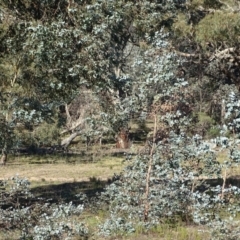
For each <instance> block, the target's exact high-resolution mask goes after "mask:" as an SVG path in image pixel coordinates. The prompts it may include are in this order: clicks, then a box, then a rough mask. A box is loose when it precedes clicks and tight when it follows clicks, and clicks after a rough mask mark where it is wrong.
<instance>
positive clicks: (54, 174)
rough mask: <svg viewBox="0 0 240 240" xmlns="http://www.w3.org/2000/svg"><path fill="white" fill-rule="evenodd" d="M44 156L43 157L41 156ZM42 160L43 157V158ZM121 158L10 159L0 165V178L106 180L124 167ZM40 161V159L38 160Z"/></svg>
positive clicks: (32, 180)
mask: <svg viewBox="0 0 240 240" xmlns="http://www.w3.org/2000/svg"><path fill="white" fill-rule="evenodd" d="M43 158H44V157H43ZM43 160H44V159H43ZM122 160H123V159H122V158H118V157H106V158H104V159H102V160H100V161H98V162H88V163H73V164H69V163H64V162H63V161H61V159H59V163H55V164H52V163H49V164H46V163H43V164H36V163H35V164H28V163H27V161H26V159H12V161H11V162H10V163H9V164H8V165H6V166H5V167H0V178H1V179H6V178H9V177H12V176H15V175H18V176H20V177H25V178H27V179H28V180H29V181H30V182H42V184H43V185H45V184H47V183H52V182H54V183H64V182H82V181H88V180H89V179H90V178H97V179H100V180H107V179H108V178H111V177H112V176H113V175H114V173H119V172H121V170H122V169H123V167H124V164H123V162H122ZM38 162H39V163H41V159H40V160H38Z"/></svg>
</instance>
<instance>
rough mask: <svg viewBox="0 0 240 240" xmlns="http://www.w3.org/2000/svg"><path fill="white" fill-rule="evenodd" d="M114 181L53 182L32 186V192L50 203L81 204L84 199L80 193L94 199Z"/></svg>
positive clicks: (95, 179)
mask: <svg viewBox="0 0 240 240" xmlns="http://www.w3.org/2000/svg"><path fill="white" fill-rule="evenodd" d="M111 182H112V180H111V179H109V180H107V181H103V180H99V179H97V178H90V181H82V182H72V183H62V184H52V185H46V186H39V187H35V188H32V190H31V192H32V193H33V195H34V196H35V198H36V199H43V200H44V201H47V202H50V203H68V202H70V201H71V202H73V203H75V204H81V203H82V200H81V199H80V197H79V196H77V195H78V194H82V193H83V194H86V197H87V199H88V200H89V201H91V200H92V199H94V198H95V197H96V196H97V195H98V194H99V193H101V192H103V191H104V188H105V187H106V186H107V185H108V184H110V183H111Z"/></svg>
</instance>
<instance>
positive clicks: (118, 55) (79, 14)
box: [0, 0, 184, 135]
mask: <svg viewBox="0 0 240 240" xmlns="http://www.w3.org/2000/svg"><path fill="white" fill-rule="evenodd" d="M183 2H184V1H180V0H179V1H164V2H161V3H152V2H151V1H143V2H135V1H60V2H57V1H54V2H52V1H44V2H42V1H27V0H22V1H5V0H2V1H1V2H0V4H1V23H2V24H1V32H2V34H1V41H2V46H1V49H2V55H1V62H2V64H1V67H2V69H3V71H2V73H3V74H2V76H1V79H2V80H1V81H2V85H1V88H2V90H3V91H2V94H3V95H4V97H5V98H4V99H5V102H4V104H2V106H4V111H5V112H2V114H3V115H4V118H5V119H6V124H7V125H11V126H12V127H13V128H14V126H17V123H19V122H22V123H24V124H26V123H28V126H29V128H30V129H31V128H33V126H34V124H39V123H40V122H42V121H43V120H47V121H49V122H51V121H53V112H54V110H55V108H56V106H60V105H66V104H69V103H70V102H71V101H72V100H73V99H74V98H75V96H77V95H79V94H81V91H82V89H83V88H84V89H85V88H87V89H91V90H92V91H93V93H94V94H96V95H97V97H98V98H99V102H100V104H101V106H102V110H101V111H100V112H101V114H100V116H102V117H101V118H100V121H102V122H106V124H107V125H109V126H111V127H112V128H113V130H116V129H117V128H118V127H119V126H121V125H123V124H125V122H126V121H127V120H128V119H129V108H125V107H124V99H125V96H127V95H129V94H130V93H129V92H131V89H132V83H131V78H132V76H131V73H130V72H129V70H128V63H129V59H130V58H131V57H134V56H133V55H132V54H131V46H139V45H140V43H141V42H144V41H145V34H146V33H147V34H149V35H151V34H153V33H154V32H155V31H157V30H159V29H160V28H161V27H162V26H163V25H166V26H168V25H171V23H172V19H173V18H174V16H175V10H176V9H177V8H179V7H181V6H182V3H183ZM6 96H7V98H6ZM126 102H127V101H125V103H126ZM123 109H127V110H124V111H123ZM91 121H93V122H94V121H95V119H92V120H91ZM106 124H105V125H106ZM93 125H96V124H93ZM73 131H74V134H75V135H76V133H78V132H81V126H78V127H77V128H76V129H75V130H73Z"/></svg>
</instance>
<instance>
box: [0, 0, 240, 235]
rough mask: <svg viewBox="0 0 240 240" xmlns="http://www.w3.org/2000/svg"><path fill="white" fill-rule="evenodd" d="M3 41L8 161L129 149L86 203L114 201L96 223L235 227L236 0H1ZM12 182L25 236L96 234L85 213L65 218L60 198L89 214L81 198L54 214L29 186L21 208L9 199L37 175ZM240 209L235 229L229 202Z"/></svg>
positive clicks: (1, 137)
mask: <svg viewBox="0 0 240 240" xmlns="http://www.w3.org/2000/svg"><path fill="white" fill-rule="evenodd" d="M0 43H1V44H0V149H2V156H5V158H9V159H11V161H10V165H11V164H13V163H14V161H15V163H16V162H17V161H19V156H20V158H21V156H32V155H35V156H40V158H41V159H44V157H45V156H46V155H52V156H54V157H55V159H58V158H61V156H66V157H67V159H68V160H66V161H67V162H66V164H69V156H77V157H78V159H80V160H79V161H82V159H85V157H86V156H87V158H88V160H89V159H91V160H94V161H98V160H99V161H100V159H101V158H102V157H103V156H105V155H110V156H113V155H114V156H118V155H120V156H121V157H123V155H125V156H126V159H127V161H130V163H129V164H127V167H126V169H125V170H124V173H121V174H119V175H118V176H114V177H112V179H111V180H109V183H112V184H110V185H109V186H108V187H107V188H106V190H104V192H103V194H102V195H101V197H99V196H98V197H97V199H98V200H97V201H95V200H94V201H95V202H98V203H99V205H98V206H97V207H96V206H95V205H94V206H93V205H91V204H90V202H91V201H90V200H88V201H89V202H88V204H86V205H87V206H88V210H89V209H94V211H95V210H96V208H98V210H99V209H104V211H106V212H107V211H108V210H109V212H111V214H110V215H111V216H110V220H106V218H107V217H106V216H105V215H104V220H101V221H102V222H104V221H105V220H106V222H105V223H104V224H103V225H102V226H101V227H100V230H98V231H95V230H92V231H95V232H100V233H101V234H102V235H111V234H113V235H114V233H115V234H116V233H117V236H118V237H119V236H125V234H128V233H131V232H135V233H136V229H138V231H139V232H141V233H145V232H147V231H153V229H154V228H156V227H157V226H159V224H160V223H164V224H170V225H171V227H174V226H175V225H174V224H176V223H179V219H181V221H180V222H184V224H185V223H186V224H187V226H189V225H191V224H199V225H201V226H204V228H205V227H206V229H207V226H208V227H209V224H210V225H211V224H212V225H211V227H212V229H214V234H215V235H214V234H213V235H212V236H216V239H226V238H224V237H226V235H224V234H227V236H228V237H230V235H229V234H230V232H231V234H232V235H231V236H232V238H231V239H238V237H239V230H238V229H237V228H234V227H233V226H232V225H234V224H235V225H237V219H238V217H239V216H238V215H237V214H238V211H239V200H237V199H238V196H239V190H238V187H237V185H238V183H237V185H236V184H235V185H234V184H232V183H231V184H229V180H228V178H229V177H230V175H229V174H231V173H232V172H229V171H230V170H229V169H233V168H234V169H235V170H236V171H238V165H237V164H238V161H239V159H240V158H239V153H238V152H237V151H238V139H239V130H240V125H239V123H240V118H239V106H240V103H239V87H240V2H239V1H238V0H155V1H154V0H139V1H137V0H135V1H133V0H132V1H130V0H118V1H115V0H111V1H105V0H96V1H95V0H89V1H85V0H75V1H74V0H44V1H40V0H37V1H32V0H6V1H5V0H0ZM210 139H212V141H210ZM204 144H205V145H204ZM206 144H207V145H206ZM214 144H215V145H216V146H215V145H214ZM95 146H97V147H95ZM204 146H205V147H204ZM206 146H207V147H206ZM220 147H222V148H224V149H225V150H226V149H228V148H230V151H229V155H228V156H229V158H227V155H226V154H225V152H224V154H225V155H226V159H227V160H226V161H225V155H224V157H223V158H224V161H222V162H221V161H219V156H216V155H214V154H215V152H214V151H215V150H216V149H215V150H213V148H218V151H220V152H221V153H222V152H223V151H222V148H221V150H219V149H220ZM116 148H120V149H122V150H121V151H119V150H116ZM225 150H224V151H225ZM100 153H101V154H100ZM17 156H18V157H17ZM16 159H18V160H16ZM73 159H74V158H73ZM2 161H3V162H2V163H3V164H4V163H5V162H4V161H5V160H4V159H3V158H2ZM55 161H57V160H52V163H53V162H55ZM20 162H22V160H20ZM74 163H75V164H76V160H74ZM6 164H7V165H8V161H6ZM234 164H235V165H234ZM56 165H57V163H56ZM56 168H57V167H56ZM2 169H4V168H2ZM1 171H4V170H1ZM168 171H169V172H168ZM110 174H112V172H111V171H110ZM214 174H215V175H214ZM231 177H232V176H231ZM128 179H132V181H130V182H131V184H130V183H129V180H128ZM139 179H141V181H138V180H139ZM166 179H167V180H166ZM196 179H198V180H196ZM212 179H219V182H218V183H217V184H212V183H209V180H212ZM236 179H237V177H236V176H235V177H232V180H233V181H235V180H236ZM95 180H96V179H95ZM95 180H94V181H95ZM9 181H10V180H9ZM11 181H13V182H14V183H12V184H18V183H19V181H20V182H21V181H22V182H21V184H20V185H19V186H21V187H20V188H19V190H17V191H19V192H17V193H16V192H15V193H14V194H11V193H7V191H10V190H9V189H10V188H11V187H9V185H8V184H9V182H5V181H3V186H4V187H3V189H4V190H2V191H1V194H2V195H1V196H2V200H1V201H0V203H1V206H3V207H2V209H1V211H2V212H1V213H2V214H3V216H4V218H3V219H8V220H9V219H14V218H15V219H18V222H17V223H14V224H13V223H12V224H10V225H9V223H6V222H8V221H5V220H2V222H1V220H0V228H2V229H5V230H4V231H6V234H8V233H7V232H8V231H9V230H10V229H20V230H21V234H20V235H21V237H22V238H21V239H54V238H53V237H55V238H56V239H66V234H69V236H71V237H73V236H75V235H77V236H78V237H79V238H80V237H83V238H84V237H85V238H90V235H89V230H86V229H87V227H86V226H85V225H84V224H82V223H81V225H80V226H79V229H78V231H76V228H75V227H72V226H73V225H66V222H61V221H60V220H57V221H55V220H54V219H55V217H56V214H55V215H54V214H53V212H54V211H56V212H57V211H59V209H60V208H62V209H65V208H68V209H71V211H72V212H71V211H70V210H69V212H71V213H74V214H75V213H76V214H80V212H81V211H82V208H83V207H79V206H83V205H79V206H75V205H74V206H72V205H71V207H70V205H67V206H65V205H57V206H61V207H56V206H55V207H56V208H54V207H53V208H54V209H53V210H51V211H52V212H51V213H50V212H48V213H46V212H45V211H46V207H45V208H44V207H41V209H42V210H39V209H38V210H36V202H37V201H36V200H35V198H32V200H31V201H30V200H29V203H26V202H25V201H23V203H22V202H21V201H20V202H21V204H23V207H22V208H20V207H19V205H14V204H12V202H14V201H15V200H16V199H15V198H16V195H18V194H19V193H20V192H21V194H23V195H24V194H29V192H24V191H25V190H24V189H27V185H28V182H27V180H21V179H19V178H18V177H15V178H14V179H13V180H11ZM165 181H167V183H166V182H165ZM134 184H135V185H134ZM107 185H108V184H107ZM22 186H24V187H22ZM104 186H105V185H104ZM162 186H165V188H164V189H163V188H162ZM6 189H7V190H6ZM116 189H117V190H116ZM209 189H211V190H209ZM22 191H23V192H22ZM117 192H118V193H117ZM225 192H227V193H230V192H231V197H229V196H230V194H225ZM172 193H174V194H173V195H174V196H173V195H172ZM21 194H20V195H21ZM159 194H160V195H159ZM233 195H234V197H233ZM24 196H25V195H24ZM26 196H27V197H26V198H27V199H28V198H29V199H31V197H30V195H26ZM130 196H131V197H130ZM186 196H187V197H186ZM94 197H96V196H94ZM160 197H161V199H163V200H161V201H163V202H159V201H160V200H159V199H160ZM217 197H218V198H217ZM12 198H14V199H15V200H14V201H13V200H12ZM22 198H24V197H23V196H22V195H21V197H20V198H17V199H18V200H19V199H21V200H22ZM216 198H217V199H216ZM84 199H85V198H84ZM123 199H128V200H126V201H123ZM186 199H187V200H186ZM200 199H202V200H201V201H200ZM233 199H234V200H233ZM18 200H17V202H18ZM85 200H86V199H85ZM85 200H81V201H80V202H81V203H83V202H84V201H85ZM86 201H87V200H86ZM94 201H93V202H94ZM122 201H123V202H124V203H122ZM167 202H168V204H167ZM200 202H202V203H204V204H205V205H204V206H205V207H203V205H201V206H200ZM233 202H234V204H235V205H236V206H237V207H236V206H235V205H234V204H232V203H233ZM106 203H107V205H109V209H108V210H106V205H105V204H106ZM170 203H171V204H170ZM213 203H214V204H213ZM18 204H19V202H18ZM39 204H40V203H39ZM41 204H42V203H41ZM54 204H56V203H54ZM58 204H59V203H58ZM124 204H125V205H124ZM13 205H14V207H13ZM229 205H231V207H229ZM233 205H234V206H235V208H234V209H235V210H234V211H233V209H232V206H233ZM16 206H17V207H16ZM25 206H32V210H30V208H27V207H25ZM41 206H43V205H41ZM44 206H45V205H44ZM100 206H101V207H100ZM159 206H161V207H159ZM189 206H192V208H191V209H190V207H189ZM206 206H207V207H206ZM75 207H76V209H75ZM228 207H229V208H228ZM73 208H74V209H73ZM207 208H208V209H210V210H209V211H210V213H209V212H208V210H207ZM227 208H228V209H230V208H231V210H229V211H227V210H226V209H227ZM9 209H11V211H10V210H9ZM13 209H15V210H16V209H18V211H19V212H15V213H13ZM56 209H58V210H56ZM194 209H195V210H194ZM216 209H218V211H216ZM15 210H14V211H15ZM225 210H226V211H225ZM16 211H17V210H16ZM21 211H26V212H27V211H32V212H31V214H30V215H31V216H33V215H34V214H36V215H41V216H42V217H43V219H45V218H44V216H45V217H46V216H47V214H49V215H48V219H51V217H52V220H50V221H52V222H51V224H50V225H51V226H52V229H51V230H48V231H47V230H46V226H45V225H44V221H45V220H44V221H43V220H42V222H41V220H39V221H37V220H36V219H35V220H33V218H34V217H33V218H31V219H28V220H26V219H25V220H24V221H23V222H24V224H25V225H24V227H23V226H22V225H21V224H20V223H19V221H20V220H19V219H21V221H22V217H23V215H24V214H23V212H21ZM38 211H39V212H38ZM49 211H50V210H49ZM64 211H66V209H65V210H63V212H64ZM89 211H90V210H89ZM233 212H234V214H233V215H234V219H235V218H236V219H235V220H234V221H233V220H232V218H231V221H230V222H231V227H229V228H228V227H227V223H226V225H224V224H225V220H226V218H227V217H226V215H227V213H231V214H232V213H233ZM58 213H59V212H58ZM98 213H99V212H98ZM127 213H131V214H127ZM213 213H214V214H213ZM215 213H216V214H218V213H219V215H218V216H217V217H216V215H215ZM14 214H17V216H18V217H14V216H15V215H14ZM21 214H23V215H21ZM44 214H45V215H44ZM51 214H53V215H54V217H53V215H51ZM74 214H73V215H74ZM20 215H21V217H20ZM60 215H61V214H60ZM60 215H59V216H60ZM127 215H128V216H127ZM130 215H131V216H130ZM49 216H51V217H49ZM61 216H62V215H61ZM116 216H118V217H116ZM119 216H120V217H119ZM136 216H138V217H136ZM220 216H221V217H223V219H222V218H221V221H220V220H219V219H220ZM65 218H66V216H65ZM136 218H137V219H139V221H138V222H137V223H136V222H134V219H135V220H136ZM130 219H131V220H130ZM215 220H219V222H218V223H216V221H215ZM16 221H17V220H16ZM79 221H81V220H78V222H79ZM30 222H31V224H30ZM53 222H57V223H59V225H56V226H55V225H54V224H53ZM220 222H221V224H222V225H221V224H220ZM223 222H224V224H223ZM60 223H61V224H62V225H61V224H60ZM64 224H65V225H64ZM139 224H140V225H139ZM199 225H198V226H199ZM223 225H224V227H223ZM64 226H65V227H64ZM66 226H67V227H66ZM136 226H137V227H136ZM194 226H195V225H194ZM23 229H24V230H23ZM53 229H54V230H53ZM140 229H141V230H140ZM206 229H205V230H206ZM222 229H228V230H226V231H225V230H224V231H222ZM229 229H231V230H229ZM76 232H77V233H76ZM90 232H91V231H90ZM206 232H208V234H210V233H209V230H206ZM64 234H65V235H64ZM94 234H95V233H94ZM208 236H210V235H208ZM205 238H206V236H205ZM70 239H71V238H70ZM76 239H77V238H76ZM191 239H192V238H191ZM199 239H201V238H199ZM210 239H213V237H212V238H210ZM229 239H230V238H229Z"/></svg>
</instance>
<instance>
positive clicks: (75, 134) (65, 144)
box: [61, 131, 81, 148]
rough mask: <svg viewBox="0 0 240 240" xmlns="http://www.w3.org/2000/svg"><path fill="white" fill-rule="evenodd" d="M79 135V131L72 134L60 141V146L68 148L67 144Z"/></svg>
mask: <svg viewBox="0 0 240 240" xmlns="http://www.w3.org/2000/svg"><path fill="white" fill-rule="evenodd" d="M80 134H81V131H77V132H74V133H72V134H71V135H70V136H69V137H67V138H65V139H63V140H62V142H61V146H62V147H64V148H67V147H68V146H69V144H70V143H71V142H72V141H73V140H74V139H75V138H76V137H77V136H79V135H80Z"/></svg>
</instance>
